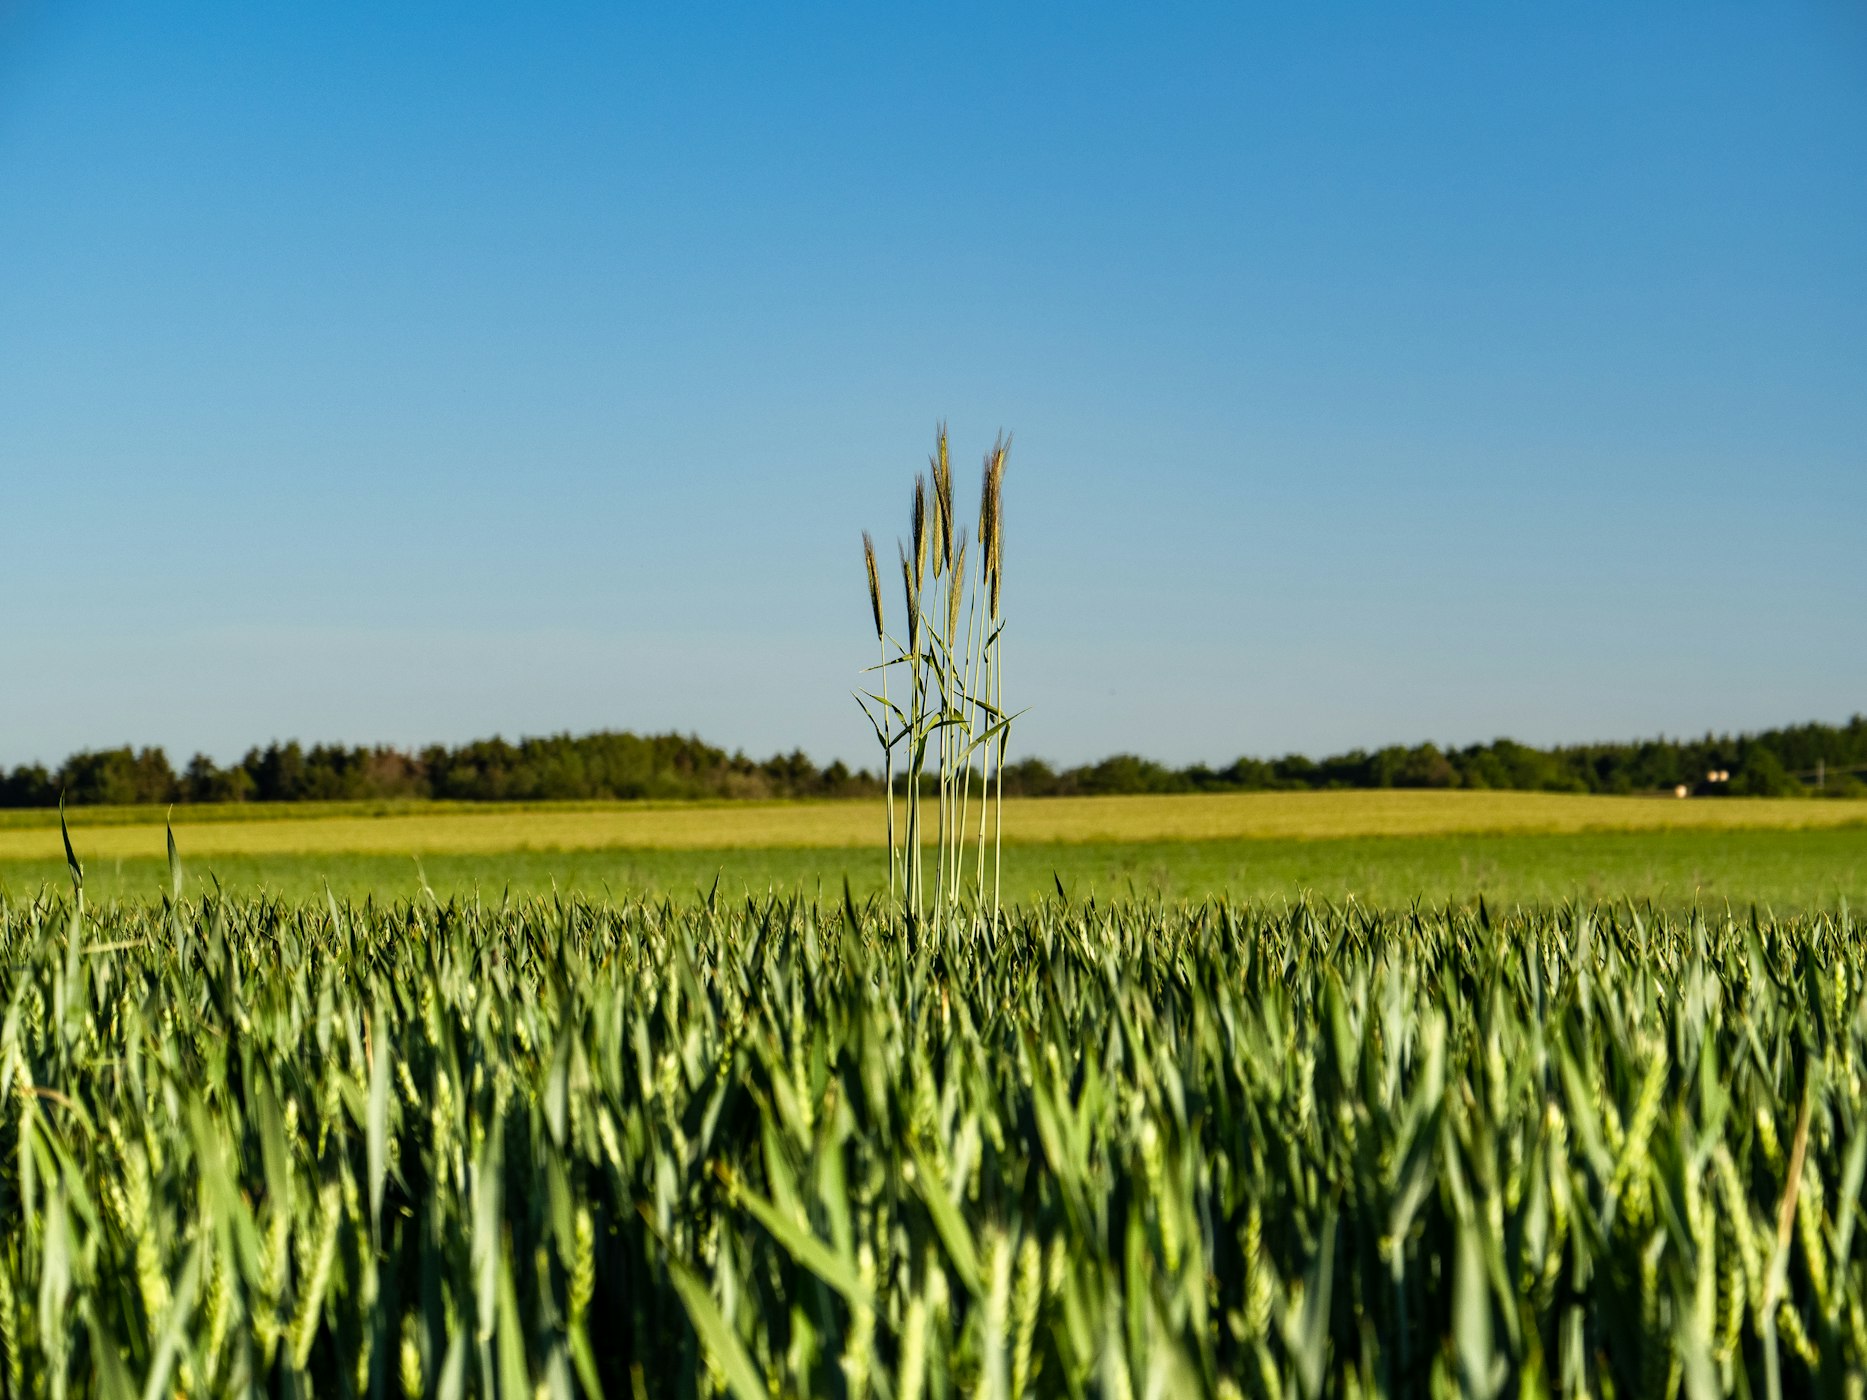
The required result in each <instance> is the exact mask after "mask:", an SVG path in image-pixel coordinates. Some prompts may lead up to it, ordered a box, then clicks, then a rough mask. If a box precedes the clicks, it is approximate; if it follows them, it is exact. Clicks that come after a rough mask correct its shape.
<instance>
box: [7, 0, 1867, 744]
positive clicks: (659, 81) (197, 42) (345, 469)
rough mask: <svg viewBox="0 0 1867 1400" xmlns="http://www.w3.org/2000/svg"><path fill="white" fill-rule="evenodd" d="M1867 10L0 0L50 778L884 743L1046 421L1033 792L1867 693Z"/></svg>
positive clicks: (1023, 609) (1040, 457)
mask: <svg viewBox="0 0 1867 1400" xmlns="http://www.w3.org/2000/svg"><path fill="white" fill-rule="evenodd" d="M1863 249H1867V19H1864V18H1863V12H1862V11H1861V9H1860V8H1859V6H1857V5H1852V4H1846V3H1842V0H1825V2H1820V0H1785V2H1784V3H1776V4H1762V3H1758V4H1751V5H1719V4H1694V5H1685V4H1663V5H1662V4H1645V3H1621V4H1613V5H1606V4H1603V5H1591V4H1577V5H1570V6H1563V7H1560V8H1549V7H1544V8H1542V9H1533V8H1530V7H1523V6H1504V5H1476V4H1473V5H1423V6H1410V7H1395V6H1386V5H1372V4H1370V5H1356V4H1347V3H1343V4H1336V5H1330V6H1240V5H1211V6H1186V5H1168V6H1161V7H1155V6H1097V5H1075V6H1062V5H1029V6H1018V7H1005V6H989V7H988V6H966V5H953V4H943V5H939V6H922V7H912V6H886V7H883V6H860V7H857V6H851V7H847V8H837V7H827V6H811V7H774V6H750V5H746V6H731V5H716V6H711V7H707V8H706V9H705V10H704V11H701V10H699V9H697V8H694V7H675V6H656V7H648V6H632V7H611V6H594V5H593V6H576V5H554V6H524V7H518V6H484V5H475V4H449V5H439V4H433V5H427V4H397V5H393V6H382V5H364V4H345V3H330V4H323V5H317V6H247V5H233V4H213V3H208V4H201V5H191V6H185V7H184V6H163V5H150V6H132V5H128V4H112V3H97V4H79V3H64V4H59V3H30V2H29V3H25V4H23V5H22V4H20V3H18V0H14V3H13V4H11V5H8V4H7V3H5V0H0V540H3V541H4V543H3V544H0V646H3V648H4V656H5V668H6V681H5V685H4V686H3V687H0V762H9V763H10V762H18V761H21V760H23V759H30V758H39V759H46V760H55V759H57V758H60V757H62V756H63V755H64V754H65V753H66V752H67V751H69V750H71V749H74V748H78V747H85V746H100V745H104V744H112V743H121V742H135V743H163V744H166V745H168V746H169V747H170V749H171V750H172V751H173V752H174V753H176V754H177V756H185V755H186V754H187V753H189V752H192V751H193V750H195V749H204V750H206V751H208V752H210V753H214V754H216V755H217V756H220V757H223V758H226V757H232V756H237V754H238V753H239V752H241V751H242V750H244V748H245V747H246V746H247V745H249V744H251V743H255V742H264V741H266V740H267V739H270V738H273V737H275V736H276V737H293V736H296V737H301V738H304V739H307V740H314V739H333V740H344V741H356V742H374V741H388V742H397V743H418V742H422V741H426V740H431V739H440V740H450V741H452V740H461V739H466V738H470V737H475V736H479V735H484V734H490V733H494V732H503V733H505V734H507V735H517V734H523V733H540V732H550V731H556V730H559V729H572V730H584V729H592V728H598V727H627V728H635V729H639V730H662V729H669V728H675V729H681V730H692V731H696V732H699V733H700V734H702V735H704V736H706V737H708V738H710V739H712V740H713V741H715V742H718V743H723V744H726V745H728V746H744V747H745V748H747V749H749V750H751V751H753V752H756V753H765V752H770V751H772V750H774V749H778V748H789V747H792V746H793V745H802V746H803V747H805V748H806V749H807V750H809V751H810V752H812V753H813V754H814V755H816V756H818V757H819V758H826V759H827V758H828V757H830V756H832V755H841V756H844V757H846V758H849V759H851V760H853V761H863V760H865V759H866V758H867V744H868V743H869V736H868V733H867V730H866V728H865V726H864V725H863V722H862V720H861V718H860V716H859V715H858V714H857V713H856V710H855V707H854V705H853V703H852V702H851V701H850V699H849V689H850V687H851V686H852V685H853V684H854V683H855V682H856V679H857V677H856V672H857V671H858V669H859V668H860V667H861V666H862V665H864V664H866V662H867V660H868V657H869V650H870V647H871V645H872V640H871V639H870V637H869V634H868V632H867V622H866V609H867V604H866V599H865V598H864V595H863V586H862V581H861V567H860V558H859V546H858V537H859V532H860V531H861V530H862V529H863V528H865V527H866V528H870V529H872V530H874V531H875V532H876V533H877V535H878V537H880V538H882V539H883V540H885V541H886V540H890V539H891V538H892V536H893V535H895V534H897V533H899V532H900V531H901V530H902V529H903V528H904V526H905V515H906V510H905V507H906V504H907V494H908V489H909V486H910V483H911V479H912V475H913V473H914V471H915V469H916V468H917V467H918V466H919V465H921V464H922V463H923V462H924V459H925V455H926V452H927V449H928V446H929V443H930V439H931V434H932V427H933V424H934V422H935V420H936V419H937V418H942V417H944V418H946V419H947V420H949V421H950V423H951V425H952V430H953V436H954V443H955V448H956V451H957V452H958V454H959V456H960V459H961V460H962V462H964V463H966V464H967V466H966V470H965V471H964V473H963V478H962V479H963V480H965V481H966V482H967V483H968V485H969V486H970V484H971V483H972V481H973V479H974V478H975V476H976V467H974V466H973V465H972V464H973V463H975V462H976V461H977V458H978V456H979V454H980V453H982V452H983V450H984V449H985V448H986V447H987V446H988V445H989V444H990V441H991V439H992V437H993V435H994V433H995V432H996V431H997V430H998V429H999V428H1001V427H1003V428H1007V429H1010V430H1012V431H1013V432H1014V433H1015V434H1016V439H1015V445H1014V448H1013V454H1012V464H1011V468H1010V472H1009V476H1008V480H1007V488H1006V489H1007V496H1008V506H1007V511H1008V533H1007V556H1006V566H1007V583H1006V606H1007V611H1008V614H1009V617H1010V620H1011V630H1010V632H1009V634H1008V638H1007V647H1008V651H1007V666H1006V670H1007V685H1008V688H1009V693H1010V695H1011V697H1012V698H1013V699H1015V700H1017V701H1020V702H1022V703H1025V704H1028V705H1030V706H1031V707H1032V709H1031V713H1030V715H1029V717H1028V719H1027V720H1026V721H1025V727H1024V731H1023V733H1022V735H1021V736H1020V739H1019V747H1021V748H1023V749H1024V750H1025V752H1026V753H1039V754H1043V755H1046V756H1049V757H1051V758H1053V759H1057V760H1062V761H1077V760H1082V759H1087V758H1092V757H1098V756H1101V755H1103V754H1106V753H1109V752H1113V751H1116V750H1137V751H1140V752H1144V753H1147V754H1150V755H1153V756H1155V757H1159V758H1162V759H1167V760H1172V761H1176V762H1185V761H1190V760H1194V759H1207V760H1213V761H1220V762H1222V761H1227V760H1229V759H1230V758H1232V757H1234V756H1236V755H1238V754H1240V753H1253V754H1273V753H1281V752H1285V751H1289V750H1301V751H1308V752H1322V751H1326V750H1337V749H1341V748H1345V747H1348V746H1351V745H1367V746H1373V745H1376V744H1380V743H1384V742H1390V741H1409V742H1410V741H1416V740H1419V739H1425V738H1434V739H1437V740H1439V741H1441V742H1449V743H1463V742H1470V741H1473V740H1480V739H1487V738H1490V737H1493V736H1495V735H1499V734H1510V735H1514V736H1517V737H1519V738H1523V739H1527V740H1531V741H1537V742H1546V741H1555V740H1584V739H1590V738H1608V737H1633V736H1637V735H1645V734H1651V733H1656V732H1668V733H1679V732H1699V731H1703V730H1705V729H1707V728H1716V729H1720V730H1724V729H1741V728H1756V727H1763V726H1766V725H1770V724H1774V723H1779V722H1787V721H1793V720H1800V719H1806V718H1828V719H1839V718H1843V717H1845V716H1846V715H1848V714H1850V713H1852V712H1853V711H1855V710H1858V709H1862V708H1864V707H1867V646H1863V645H1862V643H1863V636H1862V628H1863V619H1864V618H1867V552H1864V551H1863V550H1862V548H1861V543H1860V541H1861V529H1862V522H1863V520H1864V519H1867V258H1863V257H1862V250H1863Z"/></svg>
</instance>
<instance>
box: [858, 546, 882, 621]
mask: <svg viewBox="0 0 1867 1400" xmlns="http://www.w3.org/2000/svg"><path fill="white" fill-rule="evenodd" d="M862 562H863V564H864V565H865V566H866V567H867V569H868V573H869V607H870V608H872V609H873V610H874V612H875V636H876V639H877V640H878V641H879V640H880V639H881V635H882V579H881V575H880V574H878V573H877V572H876V569H875V541H874V540H873V539H871V538H870V537H869V532H868V531H867V530H864V531H863V532H862Z"/></svg>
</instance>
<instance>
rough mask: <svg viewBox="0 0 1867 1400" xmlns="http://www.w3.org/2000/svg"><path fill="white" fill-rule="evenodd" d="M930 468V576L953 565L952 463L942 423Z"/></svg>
mask: <svg viewBox="0 0 1867 1400" xmlns="http://www.w3.org/2000/svg"><path fill="white" fill-rule="evenodd" d="M928 464H929V465H930V466H931V467H932V468H933V489H934V535H935V543H936V544H937V545H938V546H939V551H940V552H939V553H938V554H936V555H934V577H935V578H939V577H940V572H941V570H943V569H950V568H952V567H953V464H952V462H951V461H950V460H949V459H948V457H947V447H946V424H944V423H942V424H941V425H940V428H939V432H938V434H937V436H936V437H935V439H934V455H933V456H932V457H930V458H929V459H928Z"/></svg>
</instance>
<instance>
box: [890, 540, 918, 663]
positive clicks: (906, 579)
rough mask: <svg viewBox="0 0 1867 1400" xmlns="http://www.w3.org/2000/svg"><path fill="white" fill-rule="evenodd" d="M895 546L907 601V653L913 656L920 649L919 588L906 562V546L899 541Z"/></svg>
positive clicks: (910, 566)
mask: <svg viewBox="0 0 1867 1400" xmlns="http://www.w3.org/2000/svg"><path fill="white" fill-rule="evenodd" d="M895 547H896V548H897V549H900V550H901V591H902V593H903V594H905V595H906V597H907V602H908V655H909V656H913V655H915V654H917V653H918V652H919V651H920V641H921V590H920V584H919V582H918V581H917V580H916V579H915V577H914V566H913V565H912V564H910V563H908V552H907V550H906V548H904V547H903V546H901V545H900V544H899V543H897V544H896V546H895Z"/></svg>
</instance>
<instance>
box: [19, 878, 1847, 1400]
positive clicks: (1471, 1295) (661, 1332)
mask: <svg viewBox="0 0 1867 1400" xmlns="http://www.w3.org/2000/svg"><path fill="white" fill-rule="evenodd" d="M74 867H75V862H74ZM176 874H177V881H176V885H175V888H182V886H181V884H180V881H179V874H180V871H179V867H177V869H176ZM78 888H79V889H80V890H81V889H82V886H81V884H80V885H79V886H78ZM898 928H899V921H898V919H895V918H893V917H892V916H891V911H890V910H888V909H887V908H886V907H885V906H884V904H883V902H882V901H881V900H880V899H879V898H878V899H877V900H876V901H875V902H874V905H873V906H872V907H871V908H864V907H860V906H858V905H857V904H856V903H855V902H854V901H845V902H842V903H836V904H832V905H830V906H829V907H827V908H826V907H823V906H820V905H817V904H815V903H813V902H806V901H802V900H796V901H789V902H781V901H774V900H766V901H763V902H740V903H733V904H729V903H728V902H726V901H725V900H724V899H718V898H716V899H713V900H699V901H695V900H690V901H689V902H687V903H685V904H679V905H677V904H672V903H652V902H639V901H638V902H623V901H616V902H588V901H585V900H583V899H581V898H573V899H566V900H551V899H546V900H528V901H523V902H513V903H505V902H502V903H499V904H491V903H488V904H479V903H472V902H450V903H443V902H440V901H438V900H432V899H424V900H420V901H417V902H414V903H400V904H394V905H375V904H371V903H367V902H366V903H361V904H357V903H348V902H344V901H340V900H335V899H318V900H316V901H306V902H284V901H276V900H266V899H235V898H231V897H229V898H221V897H217V896H216V897H208V898H205V899H198V900H191V901H185V902H184V901H181V900H178V899H177V898H176V897H175V896H173V895H171V896H170V897H168V898H165V899H162V900H160V901H145V902H141V903H129V902H125V903H114V904H109V905H104V906H93V905H86V904H84V903H83V902H82V900H81V898H67V897H63V896H59V897H53V896H50V895H40V896H38V897H36V898H34V899H31V900H17V899H16V900H13V901H10V902H3V903H0V1219H4V1220H5V1221H6V1222H7V1228H6V1229H5V1231H4V1232H3V1233H0V1390H3V1391H4V1394H5V1395H7V1396H16V1395H48V1396H56V1395H80V1396H81V1395H103V1396H111V1397H116V1396H149V1397H153V1396H156V1395H161V1394H180V1393H186V1394H189V1395H210V1394H239V1393H258V1392H264V1393H267V1394H280V1395H313V1394H318V1395H346V1394H354V1395H364V1394H368V1395H398V1394H438V1395H444V1396H447V1395H467V1394H491V1395H499V1396H519V1395H524V1396H527V1397H530V1396H533V1395H540V1394H542V1395H547V1396H561V1395H573V1394H577V1393H580V1392H581V1393H589V1394H598V1393H601V1394H605V1395H610V1396H618V1397H621V1396H632V1395H648V1396H662V1395H673V1396H702V1395H707V1396H711V1395H719V1394H728V1395H732V1396H734V1397H737V1400H752V1398H753V1397H755V1396H759V1397H762V1396H768V1395H840V1396H873V1397H877V1400H922V1398H926V1400H932V1398H933V1397H943V1396H958V1395H974V1394H977V1395H986V1396H993V1397H1000V1396H1005V1397H1009V1396H1026V1395H1069V1396H1091V1395H1095V1396H1111V1395H1112V1396H1128V1395H1132V1396H1143V1395H1150V1396H1151V1395H1201V1394H1204V1395H1228V1396H1230V1395H1252V1396H1260V1395H1261V1396H1274V1397H1280V1400H1283V1398H1287V1400H1309V1397H1315V1396H1319V1395H1324V1394H1357V1395H1365V1394H1377V1393H1378V1394H1387V1395H1428V1394H1430V1395H1451V1394H1455V1393H1462V1394H1473V1395H1483V1396H1503V1395H1532V1394H1560V1395H1580V1394H1588V1395H1607V1394H1610V1393H1612V1394H1615V1395H1654V1396H1670V1395H1674V1394H1682V1395H1685V1396H1689V1397H1700V1396H1707V1395H1721V1394H1746V1393H1747V1394H1751V1395H1757V1396H1764V1395H1781V1394H1808V1393H1817V1392H1820V1391H1826V1390H1827V1389H1828V1388H1829V1387H1831V1386H1832V1387H1833V1393H1836V1394H1847V1393H1859V1387H1860V1385H1861V1379H1862V1375H1863V1368H1864V1367H1867V1317H1864V1316H1863V1309H1864V1308H1867V1240H1864V1238H1863V1236H1864V1235H1867V1232H1863V1231H1862V1230H1860V1229H1859V1228H1858V1225H1859V1202H1860V1197H1861V1190H1862V1179H1863V1167H1864V1166H1867V1119H1864V1116H1863V1107H1864V1104H1867V1086H1864V1085H1863V1080H1862V1074H1863V1070H1864V1069H1867V1008H1864V997H1867V942H1864V941H1863V938H1862V936H1861V933H1860V931H1859V930H1858V929H1857V928H1856V927H1855V926H1854V925H1853V924H1852V923H1851V922H1850V920H1849V918H1848V916H1847V915H1846V914H1845V912H1842V913H1836V914H1825V915H1813V916H1806V917H1797V918H1794V919H1785V920H1781V921H1776V920H1770V919H1755V920H1734V919H1726V918H1723V917H1720V918H1718V919H1716V920H1710V921H1708V920H1706V919H1705V918H1703V917H1701V916H1693V915H1686V916H1681V917H1676V918H1675V917H1664V916H1651V917H1649V918H1646V919H1642V918H1640V917H1636V916H1635V915H1634V914H1632V913H1631V912H1627V911H1624V910H1623V911H1613V910H1596V911H1594V912H1592V913H1591V912H1588V911H1582V910H1572V911H1551V912H1536V913H1525V914H1516V915H1512V916H1510V917H1508V918H1502V919H1492V918H1490V917H1488V916H1487V915H1486V914H1485V913H1484V912H1483V911H1482V909H1480V910H1478V911H1474V912H1471V913H1465V912H1461V911H1457V910H1454V911H1451V912H1448V913H1445V914H1443V915H1434V914H1428V913H1425V912H1417V911H1416V912H1412V913H1403V914H1393V915H1386V914H1377V913H1369V912H1365V911H1362V910H1358V909H1353V908H1349V909H1334V908H1329V907H1312V906H1308V905H1303V904H1299V905H1297V906H1296V907H1294V908H1291V909H1283V910H1278V911H1276V912H1272V911H1269V910H1265V909H1259V908H1233V907H1230V906H1227V905H1224V904H1217V903H1207V904H1205V905H1201V906H1181V907H1168V906H1165V905H1162V904H1158V903H1157V904H1147V903H1130V904H1123V905H1118V906H1102V905H1098V904H1095V903H1092V902H1076V903H1065V902H1063V901H1062V900H1055V901H1051V902H1049V903H1045V904H1037V903H1027V904H1024V905H1022V906H1017V907H1014V908H1011V909H1008V910H1007V911H1006V916H1005V918H1004V919H1003V921H1002V922H1001V925H1000V928H999V931H998V933H997V935H996V936H995V937H993V936H990V935H988V934H986V933H985V932H983V931H982V930H979V929H977V928H974V929H971V930H967V929H965V928H964V927H963V926H961V925H958V924H956V925H954V926H953V927H952V928H949V929H946V930H944V931H938V930H928V931H925V932H923V933H919V934H917V935H916V941H913V942H908V941H906V940H904V939H903V937H902V936H901V935H900V933H899V932H898Z"/></svg>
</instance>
